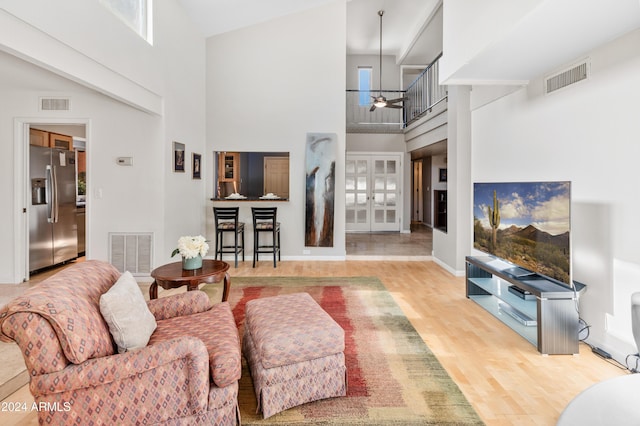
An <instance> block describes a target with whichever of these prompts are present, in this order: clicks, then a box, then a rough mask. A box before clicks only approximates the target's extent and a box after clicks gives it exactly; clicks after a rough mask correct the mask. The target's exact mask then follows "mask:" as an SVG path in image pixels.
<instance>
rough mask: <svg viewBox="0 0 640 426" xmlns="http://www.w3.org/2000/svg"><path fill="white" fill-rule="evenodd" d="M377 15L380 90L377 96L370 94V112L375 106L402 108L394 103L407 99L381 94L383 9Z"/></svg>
mask: <svg viewBox="0 0 640 426" xmlns="http://www.w3.org/2000/svg"><path fill="white" fill-rule="evenodd" d="M378 15H379V16H380V71H379V77H380V80H379V84H380V85H379V86H378V87H379V88H380V92H379V93H378V96H372V98H373V105H371V109H370V110H369V111H370V112H373V111H375V109H376V108H398V109H402V108H403V106H402V105H396V103H398V102H402V101H406V100H407V99H408V98H406V97H402V98H396V99H387V98H385V97H384V96H382V15H384V10H379V11H378Z"/></svg>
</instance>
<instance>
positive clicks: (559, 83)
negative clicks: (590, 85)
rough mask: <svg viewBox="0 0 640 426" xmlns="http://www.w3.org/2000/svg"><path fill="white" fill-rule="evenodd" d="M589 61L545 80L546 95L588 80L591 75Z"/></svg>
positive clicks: (581, 62) (586, 60)
mask: <svg viewBox="0 0 640 426" xmlns="http://www.w3.org/2000/svg"><path fill="white" fill-rule="evenodd" d="M590 68H591V67H590V66H589V60H588V59H585V60H583V61H580V62H579V63H577V64H574V65H572V66H571V67H569V68H567V69H564V70H563V71H561V72H558V73H555V74H553V75H550V76H548V77H546V78H545V79H544V93H552V92H555V91H556V90H560V89H563V88H565V87H567V86H570V85H572V84H575V83H577V82H579V81H582V80H586V79H587V78H588V77H589V73H590Z"/></svg>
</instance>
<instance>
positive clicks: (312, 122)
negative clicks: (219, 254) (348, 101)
mask: <svg viewBox="0 0 640 426" xmlns="http://www.w3.org/2000/svg"><path fill="white" fill-rule="evenodd" d="M328 28H330V29H329V30H328ZM206 51H207V53H206V56H207V116H206V121H207V148H206V151H207V153H206V154H207V159H208V160H211V159H213V151H288V152H289V153H290V200H289V201H287V202H279V203H277V204H276V205H277V207H278V218H279V221H280V222H281V223H283V228H282V256H283V258H289V259H293V258H336V257H337V258H343V257H344V256H345V236H344V153H345V143H346V142H345V102H344V90H345V88H346V86H345V85H346V81H345V67H346V63H345V61H346V59H345V58H346V5H345V4H344V2H343V1H336V2H333V3H330V4H328V5H325V6H321V7H318V8H314V9H310V10H307V11H304V12H300V13H297V14H295V15H291V16H287V17H283V18H279V19H276V20H273V21H269V22H266V23H262V24H258V25H254V26H252V27H250V28H245V29H240V30H237V31H232V32H228V33H225V34H221V35H217V36H214V37H211V38H209V39H208V40H207V47H206ZM309 132H317V133H335V134H337V139H338V147H337V154H336V155H337V161H336V180H335V187H336V191H335V227H334V247H332V248H321V247H318V248H316V247H314V248H305V247H304V229H305V226H304V212H305V180H306V179H305V170H304V164H305V141H306V135H307V133H309ZM206 173H207V182H206V185H207V188H206V192H207V197H209V198H211V197H212V196H213V193H214V188H213V171H212V170H211V168H209V169H207V170H206ZM222 203H225V205H230V204H229V203H228V202H222ZM238 204H239V205H240V206H241V213H240V214H241V218H242V219H243V220H244V222H246V223H250V222H251V210H250V206H251V205H252V203H251V202H243V203H238ZM212 206H213V203H212V202H209V206H208V208H207V225H208V228H207V235H208V237H209V238H210V239H213V237H214V231H213V209H212ZM248 229H249V230H251V229H252V228H251V227H249V228H248ZM252 241H253V240H252V238H251V232H249V233H247V239H246V242H245V244H246V247H248V248H250V247H252V245H253V244H252ZM306 250H308V251H309V252H308V254H303V253H307V252H306ZM247 254H249V255H250V254H251V250H250V249H249V250H247Z"/></svg>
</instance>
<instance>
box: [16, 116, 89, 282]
mask: <svg viewBox="0 0 640 426" xmlns="http://www.w3.org/2000/svg"><path fill="white" fill-rule="evenodd" d="M14 125H15V126H14V127H15V130H16V131H15V139H14V146H15V150H14V159H15V163H16V164H20V165H21V166H20V167H17V168H16V177H17V178H16V182H15V194H16V195H15V203H16V205H19V206H22V208H21V209H20V212H19V213H18V214H16V217H15V223H16V224H17V225H18V226H17V228H16V233H15V235H14V238H15V240H14V241H15V247H16V248H17V250H16V253H17V254H18V257H17V259H16V266H17V268H16V270H15V282H19V281H28V280H29V277H30V275H31V272H32V269H33V268H32V267H31V265H30V257H31V253H30V251H31V250H30V249H31V248H32V246H33V243H32V241H31V238H32V235H31V234H32V231H31V227H32V224H31V222H32V219H33V216H35V215H36V211H35V208H36V207H42V206H41V204H45V205H46V203H47V197H48V198H49V199H51V198H52V197H53V192H51V191H52V189H49V190H48V191H49V195H47V190H46V189H45V188H46V186H47V185H49V183H48V182H47V179H49V180H50V181H53V178H52V177H51V175H50V174H49V175H47V172H46V170H45V171H43V172H42V173H40V174H42V175H43V176H39V174H38V173H35V172H33V171H32V170H31V169H32V165H31V164H30V160H31V155H32V153H31V151H32V147H33V145H37V144H39V145H40V147H41V148H44V147H45V145H46V144H45V142H44V136H43V135H46V136H47V139H48V140H49V144H48V146H49V148H51V147H52V145H51V144H52V143H53V146H54V147H55V149H53V150H52V151H51V152H52V160H51V161H52V163H51V164H55V165H57V166H60V167H62V166H63V165H65V168H66V169H69V168H71V169H73V170H72V171H71V178H70V179H69V178H67V179H66V180H65V187H64V188H63V191H64V192H65V193H70V197H71V201H70V203H71V206H70V208H68V209H66V208H65V211H66V215H67V216H68V217H67V218H68V219H69V220H70V221H72V225H71V227H72V228H73V236H69V235H67V236H66V237H65V238H63V239H60V238H58V240H59V245H60V246H62V247H63V248H64V250H66V251H68V250H69V249H70V247H73V248H72V250H73V251H74V253H73V254H74V256H71V257H72V258H73V259H75V258H77V257H81V256H83V255H85V254H86V253H87V252H88V251H89V250H87V247H88V246H89V245H88V241H89V236H88V233H87V232H86V231H85V230H86V229H88V228H89V227H88V226H87V222H88V219H87V218H88V217H89V215H87V214H86V212H87V209H88V205H87V204H88V203H87V194H88V190H89V188H88V183H89V179H88V175H89V174H90V170H89V169H88V168H87V165H88V164H89V161H88V158H89V157H88V155H89V149H88V145H87V142H88V135H89V131H88V128H89V121H88V120H84V119H79V120H75V119H60V118H58V119H54V118H41V117H36V118H21V119H16V120H15V121H14ZM33 130H37V132H33V133H37V134H38V135H39V140H38V138H36V140H32V137H31V135H32V131H33ZM32 144H33V145H32ZM61 150H62V151H64V154H65V155H64V159H63V155H61ZM78 166H80V169H78ZM33 168H35V166H33ZM51 168H53V167H51ZM45 169H46V166H45ZM32 172H33V173H35V174H33V173H32ZM36 175H38V176H36ZM59 189H60V188H59ZM67 195H68V194H67ZM67 198H68V197H67ZM44 208H45V210H46V209H47V207H46V206H44ZM60 212H62V207H60ZM47 232H48V231H45V233H47ZM52 232H55V230H54V231H52ZM52 238H53V239H55V238H56V237H55V236H53V237H52ZM72 239H73V243H74V244H72V241H71V240H72ZM67 257H68V256H67ZM65 259H66V257H65ZM70 260H72V259H70ZM70 260H69V261H70ZM65 261H66V260H65ZM52 263H55V260H54V261H53V262H52ZM18 266H19V267H18ZM44 269H47V266H45V267H43V268H38V271H40V270H44Z"/></svg>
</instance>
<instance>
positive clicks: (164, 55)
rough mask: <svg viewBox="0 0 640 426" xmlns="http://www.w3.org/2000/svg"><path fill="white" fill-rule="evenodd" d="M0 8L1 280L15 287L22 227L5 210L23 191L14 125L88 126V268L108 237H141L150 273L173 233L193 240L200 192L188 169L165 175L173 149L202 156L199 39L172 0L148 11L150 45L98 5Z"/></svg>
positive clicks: (70, 2)
mask: <svg viewBox="0 0 640 426" xmlns="http://www.w3.org/2000/svg"><path fill="white" fill-rule="evenodd" d="M2 7H3V9H2V10H0V20H2V23H3V24H6V25H2V26H0V34H1V35H2V37H0V50H1V51H5V52H9V54H7V53H2V54H0V73H1V74H2V78H0V92H1V93H2V94H3V102H2V103H0V146H2V148H3V151H4V153H5V155H3V156H2V157H1V158H0V169H1V171H0V177H1V178H2V182H3V184H2V186H0V195H1V196H2V198H3V199H4V200H6V202H5V203H4V204H2V205H1V206H0V233H1V234H2V235H3V242H4V243H5V244H2V246H1V247H0V282H2V283H12V282H18V281H21V280H22V278H24V274H23V270H22V267H21V266H20V265H21V264H22V265H24V259H22V261H21V257H24V256H25V252H26V241H23V240H22V239H21V238H19V232H16V233H15V234H14V229H20V228H21V227H22V228H23V227H24V218H23V217H21V216H20V215H19V214H16V213H15V212H19V211H21V210H22V208H23V204H24V203H23V201H22V200H23V199H24V198H25V197H23V196H22V195H21V192H23V191H26V188H27V186H26V172H25V169H24V167H23V164H24V160H25V157H26V156H25V154H24V152H22V150H23V145H22V143H23V140H21V139H20V138H21V136H22V135H21V133H22V131H21V130H20V126H17V125H16V123H21V122H46V123H54V122H56V121H59V122H64V123H86V124H87V155H88V170H89V171H88V173H89V176H88V182H87V184H88V197H87V239H88V241H87V242H88V246H87V256H88V257H89V258H96V259H104V260H107V258H108V233H109V232H112V231H115V232H118V231H127V232H138V231H151V232H154V234H155V245H154V254H155V256H154V260H153V263H154V265H159V264H162V263H164V262H166V261H168V260H169V255H170V254H171V251H172V250H173V248H174V247H175V245H176V241H177V237H178V236H179V235H181V234H184V233H186V232H189V233H196V232H198V233H203V232H204V210H203V209H204V202H205V201H204V200H205V198H204V196H205V195H204V183H203V182H200V181H192V180H191V177H190V171H191V166H190V162H189V164H188V166H187V173H185V174H180V175H178V174H174V173H172V172H170V170H171V169H170V167H171V151H170V150H171V142H172V140H177V141H180V142H182V143H185V144H186V146H187V154H188V158H189V159H190V154H191V152H194V151H195V152H200V153H203V154H204V152H205V151H204V143H205V137H204V135H205V126H204V112H203V110H204V108H205V102H204V85H205V73H204V66H205V65H204V64H205V61H204V39H203V38H201V37H200V36H198V35H197V33H196V32H195V30H193V29H192V25H191V24H190V22H189V21H188V20H187V19H186V16H185V14H184V13H183V11H182V9H181V8H180V6H179V5H178V3H177V2H176V1H173V0H171V1H163V2H156V4H155V8H154V9H155V22H154V28H155V34H156V37H155V44H154V45H153V46H150V45H148V44H147V43H146V42H144V41H142V40H141V39H140V38H139V37H138V36H137V34H135V33H134V32H132V31H131V30H130V29H129V28H128V27H126V26H124V24H122V23H121V22H120V21H119V20H118V19H117V18H115V17H114V16H112V15H110V14H109V13H106V14H105V13H103V8H102V6H100V5H99V4H98V3H97V2H84V1H79V0H61V1H58V2H55V4H53V3H51V2H46V1H39V0H32V1H29V2H6V1H5V2H2ZM16 34H19V35H23V36H25V37H22V38H20V37H16ZM104 34H109V37H105V36H104ZM14 55H15V56H14ZM18 57H19V58H23V59H25V60H26V61H27V62H25V61H23V60H21V59H17V58H18ZM62 59H64V61H62ZM34 64H37V65H34ZM88 70H89V71H95V70H99V71H96V73H95V74H91V75H87V72H88ZM78 83H79V84H78ZM129 89H131V90H130V91H129V93H128V94H127V93H123V91H124V92H126V91H128V90H129ZM105 95H106V96H105ZM121 95H122V96H121ZM39 96H69V97H71V105H72V109H71V111H66V112H41V111H39V110H38V97H39ZM123 97H124V98H123ZM16 128H18V130H15V129H16ZM16 147H17V149H15V148H16ZM25 151H26V149H25ZM119 156H133V157H134V166H133V167H121V166H118V165H116V163H115V159H116V157H119ZM203 157H204V156H203ZM205 167H207V166H206V164H205ZM99 194H101V196H98V195H99ZM11 235H14V237H13V238H9V236H11Z"/></svg>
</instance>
